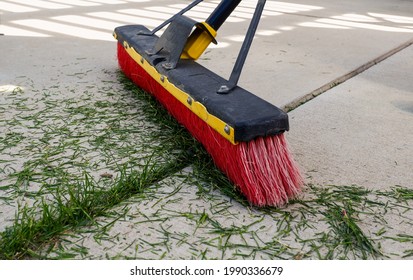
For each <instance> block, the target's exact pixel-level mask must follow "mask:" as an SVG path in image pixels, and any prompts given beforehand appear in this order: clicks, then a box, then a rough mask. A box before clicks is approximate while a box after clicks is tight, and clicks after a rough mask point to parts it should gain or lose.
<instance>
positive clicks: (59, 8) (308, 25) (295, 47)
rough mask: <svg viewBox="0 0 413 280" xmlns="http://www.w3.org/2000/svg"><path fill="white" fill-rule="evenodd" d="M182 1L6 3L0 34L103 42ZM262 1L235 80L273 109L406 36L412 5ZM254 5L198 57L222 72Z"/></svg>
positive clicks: (200, 12)
mask: <svg viewBox="0 0 413 280" xmlns="http://www.w3.org/2000/svg"><path fill="white" fill-rule="evenodd" d="M12 2H13V1H12ZM188 2H189V1H182V2H179V3H177V2H176V1H172V0H164V1H157V2H154V1H105V2H101V3H100V2H96V1H94V2H90V1H75V2H73V3H71V4H67V3H65V4H61V3H59V4H57V3H53V4H50V3H49V4H50V7H47V5H46V7H44V5H43V6H39V5H38V4H35V3H33V4H27V3H26V4H24V5H23V4H21V1H20V2H19V1H17V2H16V3H14V2H13V4H11V3H9V2H7V5H4V7H5V9H6V10H5V13H4V14H3V15H2V24H1V25H0V33H5V34H7V35H27V36H53V37H54V36H59V37H60V36H68V37H69V38H70V37H72V38H89V39H96V40H108V41H111V38H110V36H108V33H109V32H111V30H112V29H113V28H114V27H115V26H118V25H122V24H135V23H142V24H144V25H147V26H148V27H155V26H156V25H158V24H159V23H161V22H162V20H164V19H166V18H169V17H170V16H171V15H173V14H174V13H176V12H177V11H179V9H181V8H182V7H183V6H185V5H186V4H187V3H188ZM217 2H218V1H205V3H201V4H200V5H199V6H198V7H195V8H194V9H193V11H191V12H189V13H188V15H190V16H192V17H194V18H195V19H197V20H204V19H205V18H206V17H207V16H208V14H209V13H210V11H212V9H213V8H214V7H215V5H216V3H217ZM267 2H268V3H267V6H266V10H265V12H264V16H263V19H262V22H261V23H260V26H259V30H258V32H257V36H256V39H255V41H254V44H253V48H252V50H251V54H250V56H249V58H248V60H247V64H246V67H245V70H244V72H243V74H242V77H241V80H240V85H242V86H243V87H245V88H247V89H248V90H250V91H252V92H253V93H254V94H257V95H259V96H261V97H262V98H264V99H266V100H268V101H270V102H271V103H273V104H275V105H277V106H280V107H284V106H286V105H288V104H289V103H290V102H291V101H292V100H296V99H299V98H301V97H302V96H304V95H306V94H308V93H309V92H312V91H313V90H314V89H317V88H319V87H320V86H322V85H325V84H329V83H331V82H334V80H335V79H336V78H337V77H340V76H342V75H344V74H346V73H348V72H350V71H352V70H354V69H357V68H358V67H359V66H360V65H362V64H364V63H365V62H367V61H371V60H374V59H375V58H377V57H379V56H380V55H382V54H383V53H386V52H388V51H389V50H392V49H394V48H396V47H397V46H399V45H401V44H403V43H404V42H406V41H408V40H410V39H412V38H413V28H412V26H413V24H412V21H413V17H412V16H411V15H412V14H413V7H412V5H410V4H409V3H408V2H406V1H402V0H398V1H392V3H391V4H389V3H388V1H372V0H365V1H357V2H354V3H351V4H348V3H344V2H343V3H341V2H337V1H333V2H331V1H329V2H328V3H326V2H325V1H313V2H311V3H308V1H285V2H279V1H267ZM42 3H43V2H42ZM103 3H105V4H103ZM36 5H37V6H36ZM254 5H255V1H253V0H247V1H243V3H241V7H240V8H239V10H238V11H237V12H236V13H235V14H234V15H233V16H231V18H230V19H229V20H228V22H227V23H226V24H225V25H224V26H223V27H222V29H221V30H220V33H219V35H218V41H219V42H220V43H219V45H218V46H217V47H216V48H211V49H210V50H208V51H207V53H206V54H205V55H204V56H203V57H202V58H201V60H200V63H202V64H204V65H206V66H207V67H209V68H211V69H212V70H214V71H215V72H217V73H219V74H220V75H222V76H224V77H229V74H230V72H231V70H232V65H233V63H234V61H235V58H236V56H237V54H238V50H239V48H240V45H241V41H242V38H243V36H244V33H245V30H246V28H247V26H248V22H249V19H250V18H251V15H252V13H253V10H254ZM16 11H17V12H16ZM85 45H86V44H85ZM96 47H97V48H100V49H101V50H102V51H104V50H103V49H102V46H100V47H98V46H96ZM218 61H219V62H218ZM257 68H258V69H257ZM257 73H259V74H257Z"/></svg>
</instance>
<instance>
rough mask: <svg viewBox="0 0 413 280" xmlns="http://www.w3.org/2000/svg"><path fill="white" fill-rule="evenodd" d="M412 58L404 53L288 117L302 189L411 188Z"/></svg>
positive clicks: (409, 51) (412, 52)
mask: <svg viewBox="0 0 413 280" xmlns="http://www.w3.org/2000/svg"><path fill="white" fill-rule="evenodd" d="M412 58H413V47H409V48H407V49H405V50H403V51H401V52H400V53H398V54H396V55H394V56H392V57H391V58H389V59H387V60H385V61H384V62H381V63H380V64H378V65H376V66H374V67H372V68H371V69H369V70H367V71H366V72H364V73H362V74H360V75H358V76H357V77H355V78H353V79H351V80H349V81H347V82H346V83H344V84H342V85H340V86H337V87H335V88H333V89H331V90H330V91H328V92H326V93H324V94H323V95H321V96H319V97H318V98H316V99H314V100H312V101H310V102H308V103H306V104H304V105H302V106H301V107H299V108H297V109H296V110H294V111H293V112H291V113H290V117H291V127H292V129H291V131H290V132H289V139H290V141H291V143H292V146H293V147H294V150H295V152H296V155H297V160H298V161H299V162H300V163H301V164H302V167H303V170H306V174H307V182H308V183H314V184H322V185H326V184H333V185H351V184H357V185H361V186H365V187H368V188H373V189H380V188H388V187H390V186H395V185H400V186H404V187H408V188H413V149H412V136H413V79H412V77H411V74H410V73H412V71H413V65H412V63H411V61H412Z"/></svg>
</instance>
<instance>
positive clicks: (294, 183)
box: [118, 43, 303, 206]
mask: <svg viewBox="0 0 413 280" xmlns="http://www.w3.org/2000/svg"><path fill="white" fill-rule="evenodd" d="M118 62H119V66H120V68H121V69H122V71H123V72H124V73H125V75H126V76H127V77H128V78H130V79H131V80H132V81H133V82H134V83H136V84H137V85H138V86H139V87H140V88H142V89H144V90H145V91H147V92H150V93H151V94H152V95H154V96H155V97H156V98H157V99H158V101H159V102H160V103H161V104H162V105H163V106H164V107H165V108H166V109H167V110H168V112H169V113H170V114H171V115H172V116H173V117H174V118H175V119H176V120H177V121H178V122H179V123H181V124H182V125H183V126H185V127H186V129H187V130H188V131H189V132H190V133H191V134H192V136H194V137H195V138H196V139H197V140H198V141H199V142H200V143H201V144H202V145H203V146H204V147H205V149H206V150H207V152H208V153H209V154H210V155H211V157H212V159H213V161H214V163H215V165H216V166H217V167H218V168H219V169H220V170H221V171H222V172H224V173H225V174H226V175H227V177H228V178H229V179H230V180H231V181H232V182H233V183H234V184H235V185H236V186H237V187H238V188H239V190H240V191H241V193H242V194H243V195H244V196H245V197H246V198H247V199H248V201H249V202H250V203H252V204H254V205H256V206H281V205H283V204H285V203H287V202H288V200H289V199H291V198H293V197H294V196H296V195H297V194H298V193H299V192H300V188H301V186H302V184H303V180H302V177H301V174H300V172H299V168H298V166H297V165H296V163H295V162H294V160H293V158H292V156H291V153H290V151H289V150H288V145H287V142H286V139H285V136H284V134H278V135H275V136H269V137H259V138H257V139H254V140H252V141H249V142H240V143H239V144H238V145H233V144H232V143H230V142H229V141H228V140H226V139H225V138H224V137H222V136H221V135H220V134H219V133H218V132H216V131H215V130H214V129H212V128H211V127H210V126H209V125H208V124H207V123H205V122H204V121H203V120H201V119H200V118H198V116H196V115H195V114H194V113H192V112H191V111H190V110H189V109H188V108H187V107H185V106H184V105H183V104H182V103H180V102H179V101H178V100H177V99H175V97H173V96H172V95H171V94H169V93H168V91H167V90H166V89H165V88H164V87H163V86H162V85H160V84H159V83H158V82H157V81H155V80H154V79H153V78H152V77H151V76H150V75H149V74H148V73H147V72H146V71H145V70H144V69H143V68H142V67H141V66H140V65H139V64H138V63H136V62H135V61H134V60H133V59H132V58H131V57H130V56H129V54H128V53H127V52H126V50H125V49H124V47H123V46H122V45H121V44H119V43H118Z"/></svg>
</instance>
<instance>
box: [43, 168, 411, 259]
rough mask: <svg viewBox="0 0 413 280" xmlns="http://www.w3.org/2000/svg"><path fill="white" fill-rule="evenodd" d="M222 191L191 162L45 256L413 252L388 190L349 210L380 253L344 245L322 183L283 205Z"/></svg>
mask: <svg viewBox="0 0 413 280" xmlns="http://www.w3.org/2000/svg"><path fill="white" fill-rule="evenodd" d="M223 189H224V188H223V187H222V186H221V187H219V186H218V187H214V185H213V184H210V183H206V182H205V181H202V180H201V178H200V177H197V175H196V172H194V170H193V168H192V167H188V168H186V169H184V170H182V172H180V173H178V174H174V175H172V176H170V177H169V178H167V179H165V180H163V181H161V182H159V183H158V184H157V185H154V186H152V187H149V188H148V189H147V190H146V191H145V192H144V193H143V194H142V195H139V196H137V197H133V198H132V199H130V200H128V201H125V202H124V203H122V204H121V205H119V206H117V207H115V208H114V209H113V211H111V212H110V214H108V216H106V217H100V218H98V219H97V220H96V223H94V224H93V225H91V226H85V227H80V228H79V229H78V230H77V231H76V232H70V233H69V234H68V236H65V237H64V238H63V240H61V241H59V242H57V243H55V244H47V245H46V246H45V247H44V248H43V249H44V251H41V254H42V255H43V256H45V257H47V258H64V257H70V258H72V259H155V260H157V259H166V260H169V259H173V260H177V259H186V260H190V259H195V260H201V259H203V260H209V259H219V260H220V259H226V260H233V259H238V260H239V259H255V260H260V259H264V260H268V259H289V260H291V259H320V258H321V259H322V258H327V259H328V258H332V259H338V258H344V259H360V258H367V259H375V258H378V259H388V258H390V259H401V258H405V259H411V258H412V255H411V252H412V251H411V250H412V249H413V247H412V244H409V243H407V244H406V243H404V242H402V241H398V236H399V235H401V236H403V235H405V234H408V232H409V229H410V228H411V225H412V222H413V217H411V215H409V211H407V212H406V208H404V207H401V206H400V205H399V206H396V205H397V204H398V203H397V199H395V198H394V197H391V196H390V195H389V194H384V193H383V194H379V193H374V192H372V193H365V194H363V195H361V196H358V199H357V200H355V201H354V203H352V209H351V215H352V216H354V217H357V224H358V226H360V228H361V230H362V231H363V232H364V234H365V236H366V237H367V238H368V240H370V239H371V240H374V241H372V247H373V248H376V250H377V252H380V254H378V255H375V254H374V253H372V252H371V251H369V249H365V248H362V246H360V245H361V244H360V243H358V242H357V241H354V246H349V247H350V248H348V247H346V246H345V245H344V243H345V242H344V241H343V238H346V237H345V236H342V235H340V231H338V230H337V228H336V226H337V225H336V226H335V225H334V220H333V221H332V220H331V219H329V218H328V217H329V215H331V212H330V211H333V208H330V207H332V206H334V203H335V202H337V201H323V200H322V199H320V193H321V192H324V194H326V193H325V191H323V190H322V189H317V188H313V189H308V190H307V193H306V196H307V198H305V199H303V200H299V201H295V202H292V203H291V204H290V205H289V206H288V208H282V209H254V208H250V207H248V206H247V205H245V204H241V203H239V202H237V201H236V200H233V198H231V197H230V196H228V195H223ZM354 191H356V192H357V193H359V194H360V191H361V192H363V189H362V188H361V187H359V188H356V189H353V190H348V193H347V192H346V190H345V189H341V188H337V187H332V188H330V190H328V191H327V192H329V193H330V194H334V193H336V194H340V193H341V194H342V195H343V196H344V197H347V195H350V196H351V193H352V192H354ZM339 196H340V195H338V197H339ZM338 197H337V198H338ZM331 198H332V197H331ZM342 198H343V197H341V198H338V199H339V200H341V199H342ZM347 198H348V197H347ZM366 200H367V201H369V203H368V204H366V203H365V201H366ZM385 204H387V207H383V205H385ZM404 206H405V207H411V206H412V205H411V204H406V205H404ZM349 211H350V210H349ZM383 232H385V234H384V235H383Z"/></svg>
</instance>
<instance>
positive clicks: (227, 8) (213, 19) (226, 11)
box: [205, 0, 241, 30]
mask: <svg viewBox="0 0 413 280" xmlns="http://www.w3.org/2000/svg"><path fill="white" fill-rule="evenodd" d="M240 2H241V0H222V1H221V3H219V5H218V6H217V7H216V8H215V10H214V11H213V12H212V14H211V15H210V16H209V17H208V18H207V20H206V21H205V22H206V23H208V24H209V25H210V26H211V27H212V28H214V29H215V30H218V28H220V27H221V25H222V24H223V23H224V22H225V20H226V19H227V18H228V17H229V15H230V14H231V13H232V12H233V11H234V9H235V8H236V7H237V6H238V4H239V3H240Z"/></svg>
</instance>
